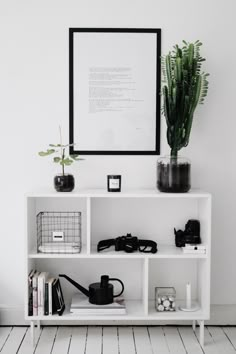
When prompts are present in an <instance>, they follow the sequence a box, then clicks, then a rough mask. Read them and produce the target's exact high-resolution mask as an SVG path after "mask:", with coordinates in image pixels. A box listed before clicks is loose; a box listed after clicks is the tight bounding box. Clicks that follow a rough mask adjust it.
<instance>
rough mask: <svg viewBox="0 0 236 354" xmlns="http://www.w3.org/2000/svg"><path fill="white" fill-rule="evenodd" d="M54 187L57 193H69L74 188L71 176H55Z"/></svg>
mask: <svg viewBox="0 0 236 354" xmlns="http://www.w3.org/2000/svg"><path fill="white" fill-rule="evenodd" d="M54 187H55V189H56V191H57V192H71V191H72V190H73V189H74V187H75V179H74V176H73V175H70V174H66V175H57V176H55V177H54Z"/></svg>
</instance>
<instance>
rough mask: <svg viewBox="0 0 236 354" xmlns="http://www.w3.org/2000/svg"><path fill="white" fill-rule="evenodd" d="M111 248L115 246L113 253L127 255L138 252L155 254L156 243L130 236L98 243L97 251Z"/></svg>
mask: <svg viewBox="0 0 236 354" xmlns="http://www.w3.org/2000/svg"><path fill="white" fill-rule="evenodd" d="M111 246H115V251H125V252H127V253H132V252H134V251H138V250H139V252H143V253H156V252H157V243H156V242H155V241H152V240H140V239H138V237H137V236H132V234H127V235H126V236H119V237H117V238H111V239H107V240H102V241H99V242H98V245H97V251H98V252H100V251H103V250H105V249H106V248H109V247H111Z"/></svg>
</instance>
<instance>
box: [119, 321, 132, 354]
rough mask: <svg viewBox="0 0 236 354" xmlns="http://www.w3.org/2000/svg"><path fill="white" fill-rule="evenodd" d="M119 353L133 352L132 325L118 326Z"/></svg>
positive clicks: (130, 353)
mask: <svg viewBox="0 0 236 354" xmlns="http://www.w3.org/2000/svg"><path fill="white" fill-rule="evenodd" d="M118 340H119V350H120V354H135V346H134V337H133V330H132V327H118Z"/></svg>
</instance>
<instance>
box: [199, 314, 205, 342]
mask: <svg viewBox="0 0 236 354" xmlns="http://www.w3.org/2000/svg"><path fill="white" fill-rule="evenodd" d="M199 326H200V327H199V331H200V333H199V338H200V345H201V346H202V348H203V347H204V321H199Z"/></svg>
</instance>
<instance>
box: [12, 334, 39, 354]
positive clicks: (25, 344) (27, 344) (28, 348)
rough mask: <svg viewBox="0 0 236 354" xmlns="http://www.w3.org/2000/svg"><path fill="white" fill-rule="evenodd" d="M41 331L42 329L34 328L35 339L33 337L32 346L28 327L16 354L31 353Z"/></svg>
mask: <svg viewBox="0 0 236 354" xmlns="http://www.w3.org/2000/svg"><path fill="white" fill-rule="evenodd" d="M41 332H42V330H38V329H35V339H34V346H33V344H32V340H31V331H30V328H28V329H27V332H26V335H25V337H24V340H23V341H22V343H21V346H20V349H19V351H18V352H17V354H32V353H33V352H34V350H35V348H36V347H37V344H38V340H39V338H40V335H41Z"/></svg>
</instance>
